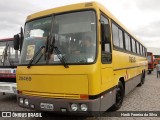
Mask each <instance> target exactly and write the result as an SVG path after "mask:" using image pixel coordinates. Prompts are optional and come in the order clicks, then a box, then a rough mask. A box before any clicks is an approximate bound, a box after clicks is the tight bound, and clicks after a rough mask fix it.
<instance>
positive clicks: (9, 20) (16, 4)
mask: <svg viewBox="0 0 160 120" xmlns="http://www.w3.org/2000/svg"><path fill="white" fill-rule="evenodd" d="M86 1H90V0H0V38H8V37H13V35H14V34H17V33H18V32H19V31H20V27H21V26H24V23H25V20H26V17H27V16H28V15H29V14H32V13H35V12H38V11H42V10H46V9H49V8H54V7H59V6H63V5H68V4H73V3H79V2H86ZM92 1H93V0H92ZM95 1H98V2H99V3H101V4H103V5H104V6H105V7H106V8H107V9H108V10H109V11H110V12H111V13H112V14H113V15H114V16H116V17H117V18H118V19H119V20H120V21H121V23H122V24H124V25H125V26H126V27H127V28H128V29H129V30H130V31H131V32H132V33H133V34H134V35H135V36H137V38H139V40H140V41H142V42H143V43H144V44H145V45H146V46H147V47H160V0H95Z"/></svg>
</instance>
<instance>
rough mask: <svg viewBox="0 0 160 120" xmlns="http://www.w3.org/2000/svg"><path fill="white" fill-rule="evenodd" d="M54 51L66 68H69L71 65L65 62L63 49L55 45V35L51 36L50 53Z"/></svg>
mask: <svg viewBox="0 0 160 120" xmlns="http://www.w3.org/2000/svg"><path fill="white" fill-rule="evenodd" d="M53 51H54V52H55V53H56V55H57V57H58V58H59V60H60V61H61V63H62V64H63V66H64V67H65V68H69V66H68V65H67V64H66V62H65V58H64V56H63V55H62V53H61V51H60V50H59V49H58V47H57V46H55V36H53V37H52V38H51V42H50V47H49V54H51V53H53Z"/></svg>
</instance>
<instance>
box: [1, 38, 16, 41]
mask: <svg viewBox="0 0 160 120" xmlns="http://www.w3.org/2000/svg"><path fill="white" fill-rule="evenodd" d="M12 40H14V38H3V39H0V41H12Z"/></svg>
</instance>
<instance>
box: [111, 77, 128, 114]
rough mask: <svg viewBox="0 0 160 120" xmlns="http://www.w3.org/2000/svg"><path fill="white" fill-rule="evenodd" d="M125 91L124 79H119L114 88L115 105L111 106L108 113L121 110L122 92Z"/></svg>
mask: <svg viewBox="0 0 160 120" xmlns="http://www.w3.org/2000/svg"><path fill="white" fill-rule="evenodd" d="M124 91H125V82H124V78H120V79H119V81H118V84H117V86H116V98H115V103H114V104H113V106H112V107H111V108H110V109H109V110H110V111H116V110H118V109H120V108H121V106H122V103H123V99H124V93H125V92H124Z"/></svg>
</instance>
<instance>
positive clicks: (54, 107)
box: [15, 2, 148, 114]
mask: <svg viewBox="0 0 160 120" xmlns="http://www.w3.org/2000/svg"><path fill="white" fill-rule="evenodd" d="M24 31H25V32H24V40H23V46H22V51H21V58H20V64H19V66H18V67H17V76H16V78H17V88H18V95H17V97H18V104H19V106H21V107H26V108H28V109H35V110H42V111H52V112H57V111H59V112H62V113H65V112H66V113H67V114H68V113H75V114H76V113H77V114H78V113H94V111H97V112H98V111H99V112H100V111H106V110H107V109H109V108H111V109H112V110H117V109H119V108H120V107H121V105H122V102H123V98H124V96H125V95H127V94H128V93H129V92H130V91H131V90H133V88H135V87H136V86H137V85H139V86H141V85H142V84H143V83H144V78H145V72H146V71H147V69H148V62H147V58H146V56H147V54H146V51H147V50H146V47H145V46H144V45H143V44H142V43H141V42H140V41H138V40H137V39H136V37H135V36H133V35H132V34H131V33H130V32H129V31H128V30H127V29H126V28H125V27H124V26H123V25H122V24H121V23H120V22H119V21H118V20H117V19H116V18H115V17H114V16H113V15H112V14H111V13H110V12H109V11H108V10H106V9H105V8H104V7H103V6H102V5H100V4H99V3H96V2H90V3H79V4H74V5H68V6H63V7H59V8H54V9H49V10H46V11H42V12H38V13H35V14H32V15H30V16H28V18H27V21H26V24H25V30H24ZM18 41H19V39H15V45H16V46H19V44H18V43H19V42H18ZM16 46H15V49H18V48H17V47H16Z"/></svg>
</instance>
